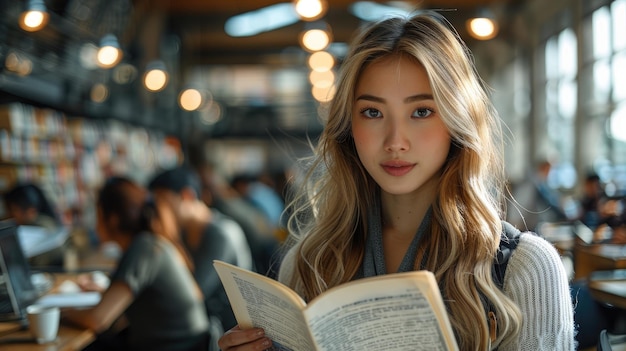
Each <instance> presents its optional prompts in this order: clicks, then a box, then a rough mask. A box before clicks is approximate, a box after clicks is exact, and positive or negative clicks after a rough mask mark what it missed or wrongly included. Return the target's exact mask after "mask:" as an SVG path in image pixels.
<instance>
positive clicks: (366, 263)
mask: <svg viewBox="0 0 626 351" xmlns="http://www.w3.org/2000/svg"><path fill="white" fill-rule="evenodd" d="M431 217H432V209H431V208H429V209H428V211H426V214H425V215H424V219H423V220H422V223H421V224H420V226H419V228H418V229H417V233H415V236H414V237H413V240H412V241H411V244H410V245H409V249H408V250H407V252H406V253H405V254H404V258H403V259H402V263H400V267H399V268H398V272H408V271H412V270H413V267H414V265H415V258H416V256H417V247H418V245H419V241H420V239H421V238H422V237H423V236H424V232H425V231H426V230H427V229H428V228H429V227H430V222H431ZM386 273H387V270H386V268H385V255H384V250H383V228H382V221H381V214H380V203H379V201H376V202H375V205H374V206H373V208H371V209H370V211H369V212H368V218H367V238H366V241H365V255H364V257H363V263H362V265H361V270H360V272H359V273H357V276H356V277H355V278H364V277H372V276H375V275H382V274H386Z"/></svg>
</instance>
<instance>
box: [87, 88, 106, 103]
mask: <svg viewBox="0 0 626 351" xmlns="http://www.w3.org/2000/svg"><path fill="white" fill-rule="evenodd" d="M89 97H90V98H91V101H93V102H96V103H103V102H104V101H106V99H107V98H108V97H109V88H107V86H106V85H104V84H102V83H96V84H94V85H93V86H92V87H91V91H90V92H89Z"/></svg>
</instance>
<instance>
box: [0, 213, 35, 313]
mask: <svg viewBox="0 0 626 351" xmlns="http://www.w3.org/2000/svg"><path fill="white" fill-rule="evenodd" d="M39 296H40V292H39V291H38V290H37V289H36V287H35V286H34V284H33V282H32V280H31V271H30V266H29V264H28V261H27V259H26V256H25V255H24V251H23V250H22V247H21V245H20V241H19V238H18V234H17V226H16V225H15V223H14V222H12V221H0V321H19V322H24V323H25V321H26V313H25V311H26V307H27V306H29V305H31V304H32V303H33V302H35V301H36V300H37V299H38V298H39Z"/></svg>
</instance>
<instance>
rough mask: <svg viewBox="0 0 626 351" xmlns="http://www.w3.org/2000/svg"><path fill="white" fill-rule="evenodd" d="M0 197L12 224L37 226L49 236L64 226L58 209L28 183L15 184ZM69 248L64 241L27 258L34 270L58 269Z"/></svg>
mask: <svg viewBox="0 0 626 351" xmlns="http://www.w3.org/2000/svg"><path fill="white" fill-rule="evenodd" d="M3 198H4V205H5V207H6V210H7V214H8V216H9V217H10V218H11V219H13V221H14V222H15V224H17V225H23V226H34V227H41V228H43V229H45V231H46V232H47V233H48V234H50V235H54V234H56V233H57V232H58V231H60V230H63V228H64V224H63V221H62V220H61V217H60V215H59V213H58V210H57V209H56V207H55V206H54V205H53V203H52V202H51V201H50V200H49V199H48V197H47V196H46V195H45V193H44V192H43V189H42V188H41V187H40V186H39V185H37V184H35V183H30V182H28V183H18V184H16V185H14V186H13V187H12V188H11V189H9V190H8V191H7V192H6V193H5V194H4V195H3ZM69 245H70V243H69V241H67V242H64V243H62V244H61V245H59V246H57V247H55V248H53V249H51V250H49V251H46V252H43V253H40V254H37V255H35V256H33V257H30V258H29V259H28V260H29V263H30V264H31V265H32V266H35V267H44V266H45V267H61V266H62V265H63V262H64V254H65V251H66V249H67V248H68V247H69Z"/></svg>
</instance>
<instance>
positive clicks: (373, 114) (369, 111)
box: [361, 108, 383, 118]
mask: <svg viewBox="0 0 626 351" xmlns="http://www.w3.org/2000/svg"><path fill="white" fill-rule="evenodd" d="M361 114H362V115H363V116H365V117H367V118H378V117H381V116H382V115H383V114H382V113H381V112H380V111H378V110H377V109H374V108H366V109H364V110H362V111H361Z"/></svg>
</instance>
